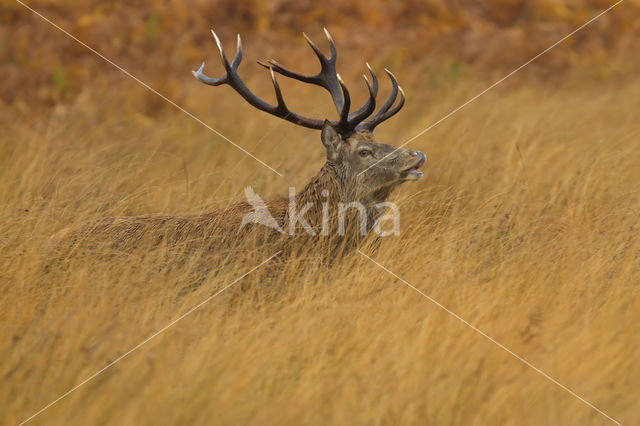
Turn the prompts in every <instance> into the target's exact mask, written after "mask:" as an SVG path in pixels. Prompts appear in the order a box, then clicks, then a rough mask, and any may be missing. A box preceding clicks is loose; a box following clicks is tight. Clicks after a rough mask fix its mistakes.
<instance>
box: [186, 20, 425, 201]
mask: <svg viewBox="0 0 640 426" xmlns="http://www.w3.org/2000/svg"><path fill="white" fill-rule="evenodd" d="M324 32H325V34H326V36H327V40H328V41H329V47H330V49H331V55H330V56H329V57H326V56H325V55H324V54H323V53H322V51H321V50H320V48H319V47H318V46H317V45H316V44H315V43H313V42H312V41H311V40H310V39H309V38H308V37H307V36H306V34H303V35H304V37H305V39H306V40H307V42H308V43H309V46H311V48H312V49H313V51H314V52H315V54H316V56H317V57H318V60H319V61H320V66H321V69H320V71H319V72H318V73H317V74H314V75H305V74H300V73H297V72H295V71H292V70H290V69H288V68H286V67H285V66H283V65H281V64H279V63H278V62H276V61H275V60H273V59H272V60H270V61H268V62H258V63H259V64H260V65H262V66H263V67H265V68H267V69H268V70H269V73H270V75H271V81H272V83H273V87H274V90H275V96H276V101H277V103H276V105H272V104H270V103H268V102H265V101H264V100H262V99H260V98H259V97H257V96H256V95H255V94H253V92H251V90H249V88H248V87H247V86H246V85H245V84H244V82H243V81H242V79H241V78H240V76H239V75H238V72H237V71H238V66H239V65H240V62H241V61H242V43H241V41H240V35H238V45H237V53H236V56H235V58H234V59H233V61H232V62H231V63H229V61H228V60H227V57H226V55H225V52H224V49H223V48H222V44H221V43H220V39H219V38H218V36H217V35H216V33H215V32H213V30H212V31H211V33H212V34H213V37H214V39H215V41H216V44H217V46H218V50H219V51H220V56H221V58H222V63H223V65H224V68H225V70H226V74H225V75H224V76H222V77H220V78H211V77H208V76H206V75H205V74H204V73H203V69H204V65H205V64H204V62H203V63H202V65H201V66H200V68H199V69H198V71H193V75H194V76H195V77H196V78H197V79H198V80H199V81H201V82H203V83H205V84H209V85H211V86H219V85H221V84H227V85H229V86H231V87H232V88H233V89H234V90H235V91H236V92H238V93H239V94H240V96H242V97H243V98H244V99H245V100H246V101H247V102H249V104H251V105H253V106H254V107H255V108H257V109H259V110H262V111H265V112H267V113H269V114H272V115H275V116H276V117H280V118H282V119H284V120H287V121H289V122H292V123H294V124H297V125H299V126H304V127H308V128H311V129H318V130H322V133H321V140H322V143H323V145H324V147H325V148H326V151H327V163H326V165H325V167H324V168H323V170H327V171H328V172H329V173H332V174H333V175H334V176H333V177H334V178H335V179H336V181H337V182H338V184H339V187H340V188H339V189H340V190H341V191H342V192H343V194H345V195H347V194H348V196H349V197H354V198H351V200H355V199H357V200H363V199H371V201H376V200H384V199H386V198H387V196H388V195H389V193H390V192H391V190H393V189H394V188H395V187H397V186H398V185H399V184H401V183H402V182H405V181H409V180H417V179H419V178H420V177H422V172H420V171H419V169H420V168H421V167H422V166H423V165H424V163H425V161H426V157H425V155H424V154H423V153H422V152H419V151H411V150H408V149H401V148H394V147H392V146H390V145H387V144H384V143H380V142H378V141H377V140H376V139H375V138H374V136H373V132H374V130H375V128H376V126H377V125H378V124H380V123H382V122H383V121H385V120H387V119H389V118H391V117H392V116H393V115H395V114H396V113H397V112H398V111H400V109H401V108H402V107H403V105H404V100H405V97H404V92H403V90H402V88H401V87H400V86H399V85H398V82H397V80H396V78H395V76H394V75H393V74H392V73H391V72H390V71H389V70H387V69H385V72H386V74H387V76H388V77H389V79H390V80H391V84H392V90H391V94H390V95H389V97H388V98H387V100H386V101H385V102H384V103H383V104H382V106H381V107H380V108H379V109H378V111H377V112H375V114H374V111H375V109H376V97H377V94H378V77H377V76H376V74H375V72H374V71H373V69H371V67H370V66H369V64H366V65H367V68H368V70H369V73H370V74H371V81H370V80H369V78H368V77H367V76H366V75H364V81H365V84H366V86H367V90H368V92H369V97H368V99H367V100H366V102H365V103H364V104H363V105H362V106H361V107H360V108H358V109H357V110H355V111H350V110H351V97H350V95H349V90H348V89H347V86H346V85H345V84H344V82H343V81H342V79H341V78H340V74H338V72H337V71H336V61H337V57H338V55H337V50H336V46H335V44H334V42H333V39H332V38H331V35H330V34H329V32H328V31H327V30H326V29H325V30H324ZM276 73H277V74H281V75H283V76H285V77H289V78H292V79H295V80H298V81H302V82H305V83H309V84H314V85H317V86H320V87H322V88H324V89H326V90H327V91H328V92H329V94H330V95H331V98H332V100H333V103H334V106H335V108H336V110H337V112H338V114H339V119H338V120H334V121H330V120H328V119H318V118H310V117H305V116H302V115H300V114H297V113H295V112H293V111H291V110H289V109H288V107H287V105H286V103H285V101H284V98H283V96H282V92H281V90H280V86H279V85H278V81H277V80H276ZM398 95H399V100H398ZM396 100H398V102H397V103H396Z"/></svg>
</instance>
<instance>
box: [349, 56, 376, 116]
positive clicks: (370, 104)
mask: <svg viewBox="0 0 640 426" xmlns="http://www.w3.org/2000/svg"><path fill="white" fill-rule="evenodd" d="M367 68H368V69H369V73H371V80H372V82H373V87H372V86H371V85H370V84H369V79H368V78H367V76H366V75H363V77H364V81H365V83H366V84H367V89H369V99H367V101H366V102H365V103H364V105H362V106H361V107H360V108H359V109H358V110H357V111H354V112H352V113H351V114H349V121H351V122H352V123H355V124H358V123H360V122H361V121H362V120H364V119H365V118H367V117H368V116H369V115H371V113H372V112H373V111H374V110H375V109H376V96H378V76H376V73H375V72H373V69H372V68H371V66H370V65H369V63H368V62H367Z"/></svg>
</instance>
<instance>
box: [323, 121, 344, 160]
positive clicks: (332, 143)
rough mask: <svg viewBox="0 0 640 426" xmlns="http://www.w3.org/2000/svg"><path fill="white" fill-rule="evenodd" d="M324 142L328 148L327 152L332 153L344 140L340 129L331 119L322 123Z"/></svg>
mask: <svg viewBox="0 0 640 426" xmlns="http://www.w3.org/2000/svg"><path fill="white" fill-rule="evenodd" d="M321 138H322V144H323V145H324V146H325V148H327V154H331V153H332V152H333V151H335V149H336V148H337V147H338V144H340V142H341V141H342V137H341V136H340V134H339V133H338V131H337V130H336V129H335V127H333V126H332V125H331V123H330V122H329V120H324V124H323V125H322V134H321Z"/></svg>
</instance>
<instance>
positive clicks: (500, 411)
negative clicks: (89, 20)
mask: <svg viewBox="0 0 640 426" xmlns="http://www.w3.org/2000/svg"><path fill="white" fill-rule="evenodd" d="M209 43H211V44H209V45H207V46H206V47H207V48H208V49H213V44H212V42H209ZM209 53H210V52H209ZM310 55H311V54H310ZM211 57H212V58H213V56H211ZM251 59H254V58H251ZM251 59H247V64H245V67H246V68H247V69H251V68H254V67H255V68H257V65H254V64H251ZM360 59H362V58H358V62H361V61H360ZM312 60H313V58H312V57H311V56H310V57H309V61H312ZM362 60H364V59H362ZM209 61H212V59H209ZM216 65H218V64H215V63H214V62H211V65H210V66H211V67H212V68H213V69H217V70H219V69H220V68H219V67H218V68H215V67H216ZM104 66H105V67H107V65H104ZM194 66H197V64H194ZM212 73H213V72H212ZM352 77H353V78H351V77H349V82H348V83H350V85H351V86H356V85H359V84H361V83H360V82H358V81H357V80H356V77H355V76H352ZM398 77H399V79H400V81H401V83H402V84H403V87H404V88H405V91H406V92H407V105H406V107H405V109H404V110H403V111H402V112H401V113H399V114H398V116H397V117H394V118H393V119H392V120H390V121H389V122H388V123H385V124H383V125H381V127H380V129H379V130H378V131H377V133H376V135H377V137H378V139H380V140H382V141H386V142H389V143H391V144H393V145H399V144H400V143H402V142H403V141H405V140H407V139H408V138H410V137H412V136H414V135H415V134H417V133H418V132H419V131H420V130H422V129H424V128H426V127H427V126H428V125H430V124H431V123H433V122H435V121H437V120H438V119H440V118H441V117H443V116H444V115H445V114H447V113H448V112H449V111H451V110H453V109H454V108H456V107H457V106H459V105H461V104H462V103H464V102H465V101H466V100H467V99H469V98H471V97H472V96H474V95H475V94H477V93H479V92H480V91H482V90H483V89H485V88H486V87H487V86H488V85H489V84H491V83H492V82H493V81H495V79H493V78H487V79H484V78H482V77H473V78H472V77H471V76H465V77H461V78H459V79H457V80H456V81H455V82H453V81H452V82H449V83H447V84H442V85H439V86H434V85H432V84H428V82H426V81H425V80H424V79H423V77H422V75H421V74H420V73H419V72H418V71H414V72H412V71H411V70H410V69H409V68H405V69H402V70H401V71H400V72H399V73H398ZM187 78H188V77H187ZM381 81H382V82H383V84H386V81H385V80H381ZM181 84H182V85H183V86H184V87H183V88H182V89H181V90H182V91H183V93H184V95H183V96H182V97H181V99H180V103H181V104H182V105H184V106H185V108H186V109H187V110H189V111H190V112H192V113H194V114H195V115H196V116H198V117H199V118H201V119H203V120H204V121H205V122H207V123H208V124H210V125H211V126H212V127H214V128H216V129H217V130H219V131H221V132H222V133H223V134H225V135H226V136H228V137H229V138H231V139H232V140H233V141H235V142H237V143H238V144H240V145H242V146H243V147H245V148H246V149H248V150H249V151H250V152H252V153H253V154H255V155H256V156H257V157H259V158H260V159H262V160H263V161H265V162H266V163H267V164H269V165H271V166H273V167H274V168H275V169H277V170H278V171H280V172H281V173H282V174H283V175H284V176H283V177H280V176H278V175H276V174H274V173H273V172H271V171H270V170H268V169H267V168H265V167H263V166H261V165H260V164H259V163H257V162H256V161H254V160H253V159H251V158H249V157H247V156H246V155H244V154H243V153H242V152H240V151H239V150H238V149H236V148H234V147H233V146H232V145H230V144H229V143H227V142H225V141H223V140H222V139H220V138H219V137H218V136H216V135H214V134H213V133H211V132H210V131H209V130H207V129H206V128H205V127H203V126H201V125H200V124H198V123H197V122H195V121H193V120H191V119H190V118H189V117H187V116H186V115H184V114H183V113H182V112H180V111H178V110H176V109H173V108H172V107H170V106H165V105H164V102H163V101H162V100H161V99H159V98H157V97H156V96H155V95H154V94H152V93H150V92H148V91H146V90H145V89H144V88H142V87H140V86H139V85H138V84H137V83H136V82H135V81H133V80H131V79H128V78H127V77H125V76H121V77H117V78H114V79H113V80H109V81H108V82H106V80H101V81H98V82H97V83H96V84H95V85H93V86H87V87H85V88H84V89H83V90H82V91H81V92H80V93H79V95H78V96H77V97H76V98H74V99H73V100H72V101H70V102H67V103H64V104H62V103H61V104H58V105H57V106H55V107H52V108H51V109H49V110H47V111H46V113H45V112H41V111H40V110H38V111H37V112H36V113H34V115H33V116H28V115H27V114H24V113H22V114H16V115H15V116H10V115H5V116H4V117H3V118H0V122H1V123H2V129H3V132H2V133H0V217H1V218H2V221H0V287H1V289H2V291H1V292H0V424H7V425H9V424H18V423H20V422H21V421H23V420H25V419H27V418H29V417H30V416H31V415H32V414H34V413H36V412H37V411H38V410H40V409H41V408H43V407H44V406H46V405H47V404H49V403H50V402H52V401H54V400H56V398H58V397H60V396H61V395H63V394H64V393H65V392H67V391H68V390H69V389H71V388H73V387H74V386H76V385H78V384H79V383H81V382H82V381H83V380H85V379H87V378H89V377H90V376H91V375H93V374H94V373H96V372H97V371H98V370H100V369H101V368H103V367H104V366H106V365H108V364H109V363H110V362H112V361H113V360H115V359H117V358H118V357H119V356H121V355H123V354H125V353H126V352H127V351H128V350H129V349H131V348H134V347H135V346H136V345H138V344H139V343H140V342H142V341H143V340H144V339H146V338H147V337H149V336H151V335H152V334H154V333H155V332H156V331H158V330H161V329H162V328H163V327H165V326H166V325H167V324H169V323H171V322H172V321H173V320H174V319H176V318H178V317H179V316H180V315H182V314H183V313H185V312H187V311H189V310H190V309H191V308H193V307H194V306H196V305H198V304H199V303H201V302H202V301H203V300H205V299H207V298H208V297H209V296H210V295H212V294H214V293H215V292H216V291H218V290H220V289H222V288H223V287H225V286H226V285H228V284H229V283H231V282H233V281H234V280H236V279H237V278H238V277H240V276H242V275H243V274H245V273H246V272H247V271H249V270H251V269H252V268H253V267H255V266H256V265H258V264H260V262H262V261H263V260H265V259H266V258H267V257H268V256H269V253H261V252H260V251H259V250H256V252H255V253H253V252H252V253H247V254H243V255H240V256H238V258H237V259H236V260H235V261H232V262H231V263H230V264H227V265H225V267H224V268H214V270H213V271H211V272H210V273H208V275H207V276H206V277H205V279H204V282H203V284H202V285H200V286H199V287H197V288H195V289H191V288H190V285H191V284H193V282H192V281H193V279H194V274H197V271H194V270H193V268H197V266H195V265H194V266H193V267H191V266H190V265H189V264H188V262H187V264H186V265H183V267H182V268H177V269H169V270H167V269H162V268H159V267H158V265H157V263H156V260H157V259H154V258H146V257H145V256H144V248H141V250H140V253H138V254H136V255H132V256H120V257H117V258H115V259H113V260H111V261H108V262H93V261H92V259H90V258H88V259H87V258H83V259H77V260H70V261H69V262H68V263H67V264H66V267H65V268H60V269H55V268H54V269H53V270H51V271H49V272H46V271H45V269H44V268H43V265H44V260H43V258H42V256H41V252H42V249H43V247H44V246H45V244H46V242H47V240H48V238H49V237H50V236H51V235H52V234H53V233H54V232H56V231H58V230H60V229H62V228H64V227H67V226H71V225H74V224H77V223H79V222H81V221H83V220H86V219H91V218H96V217H100V216H107V215H137V214H151V213H163V214H185V213H197V212H203V211H207V210H210V209H213V208H215V207H219V206H223V205H226V204H227V203H229V202H231V201H233V200H237V201H241V200H243V199H244V195H243V189H244V188H245V187H246V186H252V187H253V188H254V189H255V190H256V192H257V193H259V194H260V195H262V196H265V197H266V196H268V195H273V196H278V195H280V196H284V195H287V193H288V192H287V191H288V187H289V186H295V187H296V188H300V187H302V186H303V185H304V184H305V182H306V181H307V180H308V179H309V178H310V177H311V176H313V175H314V174H315V173H316V172H317V170H319V169H320V167H321V166H322V164H323V161H324V150H323V148H322V145H321V144H320V140H319V132H317V131H312V130H307V129H301V128H296V127H295V126H293V125H291V124H289V123H285V122H280V121H279V120H277V119H276V118H272V117H269V116H267V115H266V114H264V113H261V112H258V111H255V110H253V109H251V108H250V107H249V106H248V105H246V104H245V103H244V102H243V101H242V99H240V98H239V96H237V95H236V94H234V93H233V92H232V91H231V90H230V89H228V88H211V87H203V86H202V85H200V84H199V83H198V82H196V81H195V80H192V79H185V80H184V81H183V82H182V83H181ZM249 84H250V86H251V87H261V89H259V90H257V91H258V92H259V93H260V94H265V96H269V87H268V86H267V79H266V77H265V76H264V75H258V74H256V76H255V78H254V77H252V78H250V79H249ZM282 85H283V90H284V91H285V96H286V97H287V99H292V98H293V99H292V100H291V104H292V105H293V106H294V107H295V108H294V109H301V110H303V111H311V112H315V114H320V113H322V112H324V111H331V109H330V102H329V100H328V97H327V96H323V95H325V94H324V93H318V92H316V91H315V90H309V89H307V88H305V87H301V86H300V85H295V84H293V85H287V84H284V83H283V84H282ZM383 87H384V86H383ZM358 89H359V90H355V92H356V97H357V98H358V99H362V96H363V93H364V92H363V90H362V88H361V87H359V88H358ZM638 111H640V81H639V80H638V79H637V78H635V77H633V76H628V77H627V78H620V79H594V78H575V79H574V78H572V76H571V74H568V75H566V76H565V77H563V78H561V79H559V80H554V81H552V82H548V81H544V80H542V79H539V78H537V77H536V75H535V74H531V73H528V72H527V70H523V71H522V72H521V73H520V74H518V75H517V76H514V77H513V78H512V80H510V81H508V82H505V83H504V84H503V85H500V86H498V87H497V88H496V89H494V90H492V91H490V92H489V93H487V94H486V95H484V96H483V97H481V98H479V99H478V100H477V101H475V102H474V103H472V104H471V105H469V106H468V107H466V108H464V109H463V110H461V111H459V112H458V113H457V114H455V115H453V116H452V117H450V118H449V119H447V120H446V121H444V122H442V123H441V124H439V125H438V126H436V127H434V128H433V129H432V130H430V131H429V132H427V133H426V134H424V135H423V136H421V137H420V138H418V139H416V140H414V141H413V142H411V144H409V147H412V148H414V149H419V150H422V151H423V152H425V153H426V154H427V156H428V162H427V165H426V166H425V168H424V171H425V176H424V178H423V179H422V180H420V181H418V182H409V183H406V184H405V185H404V186H403V187H402V188H401V189H400V190H399V191H398V192H396V193H395V195H394V196H393V198H392V200H393V201H395V202H396V203H398V204H399V206H400V209H401V236H400V237H389V238H385V239H383V241H382V243H381V244H380V245H379V246H378V247H377V248H374V247H372V246H365V247H364V248H363V251H364V253H366V254H367V255H369V256H371V257H372V258H373V259H375V260H376V261H377V262H379V263H380V264H382V265H384V266H385V267H387V268H388V269H389V270H391V271H393V272H394V273H395V274H397V275H398V276H400V277H402V278H403V279H404V280H406V281H407V282H408V283H410V284H411V285H413V286H415V287H416V288H417V289H419V290H420V291H422V292H423V293H424V294H426V295H427V296H429V297H431V298H433V299H434V300H436V301H438V302H439V303H441V304H442V305H443V306H445V307H446V308H447V309H450V310H451V311H452V312H455V313H456V314H457V315H459V316H460V317H462V318H463V319H464V320H466V321H468V322H469V323H471V324H473V325H474V326H476V327H477V328H478V329H480V330H482V331H483V332H485V333H487V335H489V336H491V337H492V338H494V339H496V340H497V341H498V342H500V343H501V344H503V345H504V346H506V347H507V348H509V349H510V350H512V351H513V352H514V353H516V354H518V355H519V356H521V357H523V358H524V359H526V360H527V361H529V362H530V363H531V364H533V365H535V366H536V367H537V368H539V369H540V370H542V371H544V372H545V373H547V374H548V375H550V376H551V377H553V378H554V379H556V380H557V381H558V382H559V383H561V384H562V385H564V386H566V387H567V388H569V389H571V390H572V391H573V392H575V393H576V394H578V395H580V396H581V397H582V398H584V399H585V400H586V401H588V402H589V403H591V404H593V405H595V406H597V407H598V408H599V409H601V410H602V411H604V412H605V413H606V414H608V415H609V416H611V417H612V418H614V419H615V420H617V421H619V422H620V423H622V424H625V425H632V424H640V420H639V419H640V395H639V391H638V389H640V326H639V322H638V319H639V318H640V297H639V296H640V294H639V293H640V287H639V281H640V239H639V238H638V235H639V232H640V214H639V212H640V186H639V183H640V149H639V147H640V128H639V127H638ZM187 289H188V291H187ZM610 423H612V422H611V420H609V419H608V418H607V417H605V416H604V415H602V414H600V413H598V412H597V411H596V410H594V409H593V408H591V407H589V406H588V405H586V404H585V403H584V402H582V401H580V400H579V399H578V398H576V397H575V396H573V395H571V394H570V393H569V392H567V391H566V390H564V389H562V388H561V387H559V386H558V385H556V384H554V383H553V382H551V381H550V380H548V379H547V378H545V377H543V376H542V375H541V374H539V373H538V372H536V371H534V370H533V369H531V368H530V367H528V366H527V365H525V364H524V363H523V362H521V361H520V360H518V359H516V358H515V357H513V356H512V355H510V354H509V353H507V352H506V351H505V350H503V349H502V348H500V347H499V346H497V345H496V344H494V343H492V342H491V341H489V340H488V339H487V338H485V337H483V336H482V335H480V334H478V333H477V332H476V331H474V330H473V329H472V328H470V327H469V326H467V325H465V324H463V323H462V322H460V321H459V320H458V319H456V318H455V317H454V316H452V315H451V314H449V313H447V312H445V311H444V310H442V309H441V308H440V307H438V306H436V305H435V304H434V303H432V302H431V301H430V300H428V299H427V298H425V297H423V296H422V295H420V294H419V293H417V292H416V291H415V290H413V289H411V288H410V287H408V286H407V285H405V284H404V283H403V282H402V281H400V280H398V279H396V278H395V277H394V276H392V275H391V274H389V273H386V272H384V271H383V270H382V269H380V268H379V267H378V266H376V265H375V264H374V263H372V262H371V261H369V260H368V259H366V258H365V257H363V256H362V255H360V254H358V253H353V254H352V255H351V256H350V257H348V258H345V259H341V260H340V261H338V262H336V263H335V264H334V265H333V266H332V267H331V268H330V269H326V268H324V267H321V266H317V265H315V264H314V263H313V262H307V261H305V259H304V258H294V259H292V260H291V261H290V262H289V263H288V264H287V265H285V268H284V270H283V271H282V272H280V273H278V274H276V275H270V274H269V273H267V272H265V271H263V270H257V271H255V272H253V273H251V274H249V275H248V276H247V277H245V278H244V279H243V280H242V281H240V282H238V283H237V284H235V285H234V286H232V287H230V288H229V289H228V290H226V291H225V292H224V293H222V294H220V295H219V296H217V297H215V298H213V299H211V300H210V301H209V302H208V303H207V304H205V305H204V306H202V307H201V308H200V309H198V310H197V311H195V312H194V313H193V314H191V315H189V316H187V317H185V318H184V319H182V320H181V321H179V322H177V323H176V324H175V325H173V326H172V327H170V328H169V329H167V330H166V331H164V332H163V333H162V334H160V335H159V336H158V337H156V338H154V339H153V340H150V341H149V342H148V343H146V344H145V345H143V346H141V347H140V348H139V349H137V350H136V351H134V352H132V353H131V354H130V355H128V356H126V357H125V358H124V359H122V360H121V361H119V362H118V363H117V364H115V365H113V366H112V367H111V368H109V369H107V370H106V371H104V372H103V373H102V374H99V375H98V376H97V377H95V378H94V379H93V380H90V381H89V382H87V383H86V384H84V385H83V386H81V387H80V388H78V389H77V390H76V391H74V392H73V393H71V394H69V395H68V396H66V397H65V398H64V399H62V400H60V401H59V402H57V403H56V404H55V405H53V406H52V407H50V408H48V409H47V410H46V411H44V412H42V413H41V414H40V415H38V416H37V417H35V418H34V419H32V420H31V421H30V422H29V424H33V425H51V424H55V425H88V424H92V425H93V424H105V425H134V424H136V425H137V424H148V425H152V424H153V425H178V424H224V425H226V424H291V425H298V424H318V425H325V424H385V425H386V424H434V425H435V424H437V425H447V424H451V425H496V424H506V425H547V424H549V425H570V424H571V425H572V424H580V425H586V424H589V425H590V424H610Z"/></svg>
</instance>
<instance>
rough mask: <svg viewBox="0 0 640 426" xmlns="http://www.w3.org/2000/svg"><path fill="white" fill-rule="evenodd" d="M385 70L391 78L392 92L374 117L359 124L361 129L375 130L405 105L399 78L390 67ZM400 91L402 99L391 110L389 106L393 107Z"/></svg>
mask: <svg viewBox="0 0 640 426" xmlns="http://www.w3.org/2000/svg"><path fill="white" fill-rule="evenodd" d="M384 71H385V72H386V73H387V75H388V76H389V79H390V80H391V85H392V88H391V94H390V95H389V98H387V100H386V101H385V103H384V104H382V106H381V107H380V109H379V110H378V112H376V114H375V115H374V116H373V117H371V118H369V119H368V120H367V121H365V122H363V123H362V124H360V125H358V126H357V128H358V129H360V130H368V131H370V132H373V130H374V129H375V127H376V126H377V125H378V124H380V123H382V122H383V121H385V120H387V119H388V118H390V117H392V116H393V115H395V114H396V113H397V112H398V111H400V109H401V108H402V107H403V106H404V101H405V98H404V91H403V90H402V88H401V87H400V86H399V85H398V80H396V77H395V76H394V75H393V73H392V72H391V71H389V70H388V69H386V68H385V69H384ZM398 92H400V101H399V102H398V104H397V105H396V106H395V107H394V108H393V109H391V110H389V108H391V106H392V105H393V104H394V103H395V101H396V98H397V97H398Z"/></svg>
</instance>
